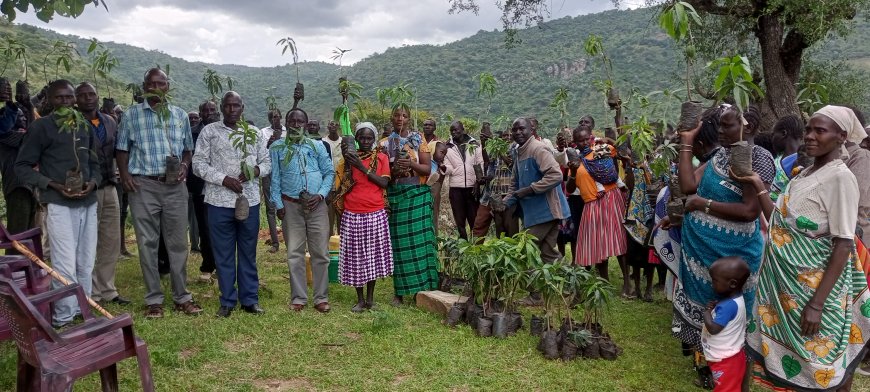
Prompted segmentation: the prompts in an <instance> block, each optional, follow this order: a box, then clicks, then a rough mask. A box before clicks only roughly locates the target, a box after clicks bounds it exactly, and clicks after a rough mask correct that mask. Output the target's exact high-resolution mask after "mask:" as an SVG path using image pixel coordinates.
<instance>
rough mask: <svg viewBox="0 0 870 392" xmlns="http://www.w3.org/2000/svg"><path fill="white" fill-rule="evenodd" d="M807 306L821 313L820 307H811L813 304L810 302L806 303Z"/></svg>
mask: <svg viewBox="0 0 870 392" xmlns="http://www.w3.org/2000/svg"><path fill="white" fill-rule="evenodd" d="M807 306H809V307H810V309H815V310H818V311H819V312H821V311H822V308H820V307H818V308H817V307H815V306H813V304H812V303H810V302H807Z"/></svg>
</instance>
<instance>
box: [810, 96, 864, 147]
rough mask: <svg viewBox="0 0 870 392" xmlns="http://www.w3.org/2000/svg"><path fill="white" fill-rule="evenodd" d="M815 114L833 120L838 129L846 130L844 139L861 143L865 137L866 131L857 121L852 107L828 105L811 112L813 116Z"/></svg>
mask: <svg viewBox="0 0 870 392" xmlns="http://www.w3.org/2000/svg"><path fill="white" fill-rule="evenodd" d="M816 114H821V115H823V116H825V117H827V118H830V119H831V120H834V122H835V123H837V125H838V126H839V127H840V129H842V130H843V131H846V140H848V141H850V142H852V143H855V144H861V141H862V140H864V138H866V137H867V131H865V130H864V127H862V126H861V122H860V121H858V117H857V116H855V112H853V111H852V109H849V108H847V107H845V106H834V105H828V106H825V107H823V108H821V109H819V110H818V111H816V112H815V113H813V116H815V115H816Z"/></svg>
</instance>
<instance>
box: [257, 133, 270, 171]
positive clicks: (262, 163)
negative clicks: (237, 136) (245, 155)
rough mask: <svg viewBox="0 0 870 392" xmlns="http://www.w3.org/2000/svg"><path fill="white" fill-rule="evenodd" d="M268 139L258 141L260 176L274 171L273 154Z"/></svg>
mask: <svg viewBox="0 0 870 392" xmlns="http://www.w3.org/2000/svg"><path fill="white" fill-rule="evenodd" d="M267 144H268V141H267V140H266V139H260V140H258V141H257V168H258V169H259V172H258V173H259V174H258V176H260V177H265V176H268V175H269V173H272V156H271V154H269V147H268V146H267Z"/></svg>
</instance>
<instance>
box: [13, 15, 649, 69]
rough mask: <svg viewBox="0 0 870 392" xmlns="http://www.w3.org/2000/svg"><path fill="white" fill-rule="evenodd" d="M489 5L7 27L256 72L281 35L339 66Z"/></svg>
mask: <svg viewBox="0 0 870 392" xmlns="http://www.w3.org/2000/svg"><path fill="white" fill-rule="evenodd" d="M495 1H496V0H477V4H478V5H479V6H480V11H479V14H478V15H474V14H473V13H471V12H464V13H459V14H452V15H451V14H448V10H449V9H450V2H449V1H448V0H394V1H386V0H291V1H287V0H285V1H262V0H248V1H238V0H198V1H192V0H151V1H149V2H141V1H136V0H105V2H106V3H107V5H108V8H109V12H106V10H105V9H104V8H102V6H101V7H100V8H94V7H93V6H91V5H89V6H88V8H86V9H85V12H84V13H83V14H82V15H81V16H79V17H78V18H77V19H70V18H61V17H55V19H54V20H52V21H51V22H49V23H44V22H41V21H40V20H38V19H37V18H36V16H35V15H34V14H33V13H32V12H30V13H26V14H19V15H18V18H17V19H16V20H15V22H16V23H25V24H30V25H34V26H39V27H42V28H47V29H51V30H54V31H57V32H59V33H63V34H73V35H78V36H81V37H84V38H91V37H96V38H97V39H98V40H100V41H114V42H118V43H125V44H129V45H133V46H138V47H142V48H146V49H155V50H160V51H162V52H164V53H167V54H170V55H172V56H176V57H181V58H183V59H186V60H189V61H202V62H206V63H213V64H241V65H248V66H257V67H268V66H276V65H284V64H287V63H290V62H292V59H291V56H290V52H289V51H288V52H287V54H286V55H285V56H282V55H281V48H280V47H279V46H276V42H277V41H278V40H280V39H281V38H284V37H288V36H289V37H292V38H293V39H294V40H295V41H296V46H297V49H298V53H299V59H300V61H324V62H334V61H333V60H332V59H331V57H332V56H333V54H332V52H333V50H335V49H336V48H341V49H350V51H349V52H347V53H345V56H344V59H343V63H344V64H352V63H354V62H356V61H359V60H361V59H363V58H365V57H368V56H370V55H373V54H375V53H380V52H383V51H384V50H386V49H387V48H388V47H400V46H404V45H415V44H434V45H437V44H445V43H449V42H453V41H457V40H459V39H462V38H464V37H468V36H470V35H473V34H475V33H476V32H478V31H479V30H493V29H500V28H501V27H502V25H501V21H500V17H501V11H500V10H499V9H498V8H497V7H496V5H495ZM640 1H642V0H635V2H640ZM625 3H631V1H628V2H625V1H623V4H625ZM627 5H628V6H631V4H627ZM547 7H548V8H549V10H550V18H551V19H558V18H561V17H564V16H577V15H582V14H588V13H595V12H600V11H604V10H608V9H613V8H614V7H613V3H612V2H611V0H550V1H549V3H547ZM623 8H624V6H623Z"/></svg>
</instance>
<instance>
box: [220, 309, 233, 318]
mask: <svg viewBox="0 0 870 392" xmlns="http://www.w3.org/2000/svg"><path fill="white" fill-rule="evenodd" d="M231 314H233V308H231V307H229V306H221V307H220V309H218V311H217V316H218V317H223V318H227V317H230V315H231Z"/></svg>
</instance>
